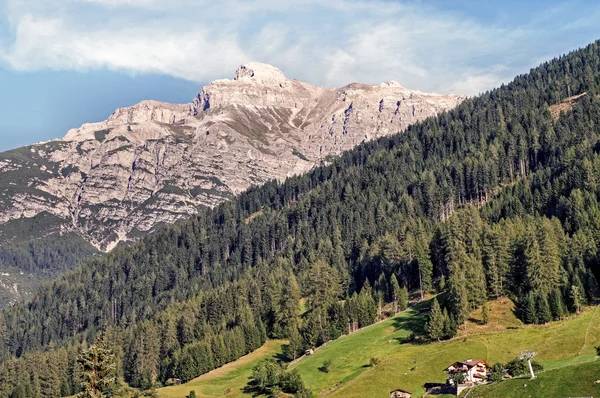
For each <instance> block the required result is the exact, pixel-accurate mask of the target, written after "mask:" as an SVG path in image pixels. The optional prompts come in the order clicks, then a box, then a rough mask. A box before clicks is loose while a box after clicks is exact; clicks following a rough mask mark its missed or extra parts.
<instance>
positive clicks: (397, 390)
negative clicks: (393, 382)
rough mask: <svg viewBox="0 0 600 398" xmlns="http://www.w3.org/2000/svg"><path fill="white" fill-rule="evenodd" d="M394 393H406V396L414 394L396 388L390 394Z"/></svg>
mask: <svg viewBox="0 0 600 398" xmlns="http://www.w3.org/2000/svg"><path fill="white" fill-rule="evenodd" d="M393 392H404V393H406V394H412V392H410V391H406V390H402V389H400V388H396V389H395V390H393V391H390V394H391V393H393Z"/></svg>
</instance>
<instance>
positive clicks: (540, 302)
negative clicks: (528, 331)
mask: <svg viewBox="0 0 600 398" xmlns="http://www.w3.org/2000/svg"><path fill="white" fill-rule="evenodd" d="M536 318H537V321H538V322H539V323H547V322H550V321H551V320H552V313H551V312H550V306H549V305H548V299H547V298H546V295H545V294H544V293H542V292H539V293H538V294H537V299H536Z"/></svg>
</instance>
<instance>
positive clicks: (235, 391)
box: [157, 340, 284, 398]
mask: <svg viewBox="0 0 600 398" xmlns="http://www.w3.org/2000/svg"><path fill="white" fill-rule="evenodd" d="M283 343H284V341H281V340H269V341H267V342H266V343H265V344H264V345H263V346H262V347H260V348H259V349H257V350H256V351H254V352H252V353H250V354H248V355H246V356H243V357H242V358H240V359H238V360H237V361H235V362H231V363H228V364H227V365H225V366H222V367H220V368H218V369H215V370H213V371H211V372H208V373H206V374H203V375H202V376H200V377H197V378H195V379H194V380H192V381H190V382H189V383H185V384H182V385H180V386H172V387H165V388H160V389H158V391H157V392H158V396H159V397H161V398H163V397H164V398H181V397H185V396H186V395H187V394H189V392H190V390H194V391H196V396H197V397H200V398H203V397H221V396H223V395H224V393H225V391H226V390H228V389H231V392H229V393H228V394H227V396H228V397H240V396H244V394H243V393H242V391H241V390H242V389H243V388H244V387H245V386H246V384H247V383H248V378H249V377H250V373H251V371H252V368H253V367H254V365H256V363H258V362H259V361H260V360H262V359H264V358H268V357H274V356H277V355H278V354H280V353H281V346H282V344H283Z"/></svg>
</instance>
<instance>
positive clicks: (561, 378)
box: [469, 361, 600, 398]
mask: <svg viewBox="0 0 600 398" xmlns="http://www.w3.org/2000/svg"><path fill="white" fill-rule="evenodd" d="M597 379H600V361H594V362H588V363H584V364H580V365H573V366H567V367H563V368H559V369H554V370H549V371H545V372H542V373H539V374H538V376H537V378H536V379H535V380H529V379H528V378H519V379H511V380H505V381H503V382H502V383H496V384H491V385H488V386H480V387H477V388H476V389H474V390H473V391H471V393H470V394H469V397H473V398H476V397H486V398H519V397H523V398H547V397H566V396H571V397H572V396H577V397H597V396H599V395H600V384H595V383H594V381H596V380H597Z"/></svg>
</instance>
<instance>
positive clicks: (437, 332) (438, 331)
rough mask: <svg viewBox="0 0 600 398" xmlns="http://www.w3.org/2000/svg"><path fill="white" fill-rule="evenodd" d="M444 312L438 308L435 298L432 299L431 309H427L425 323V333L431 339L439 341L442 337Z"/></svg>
mask: <svg viewBox="0 0 600 398" xmlns="http://www.w3.org/2000/svg"><path fill="white" fill-rule="evenodd" d="M444 324H445V320H444V314H443V312H442V309H441V308H440V304H439V303H438V301H437V298H434V299H433V304H432V305H431V310H430V311H429V319H428V320H427V324H426V325H425V333H427V337H428V338H429V339H431V340H436V341H440V339H441V338H442V337H444Z"/></svg>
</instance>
